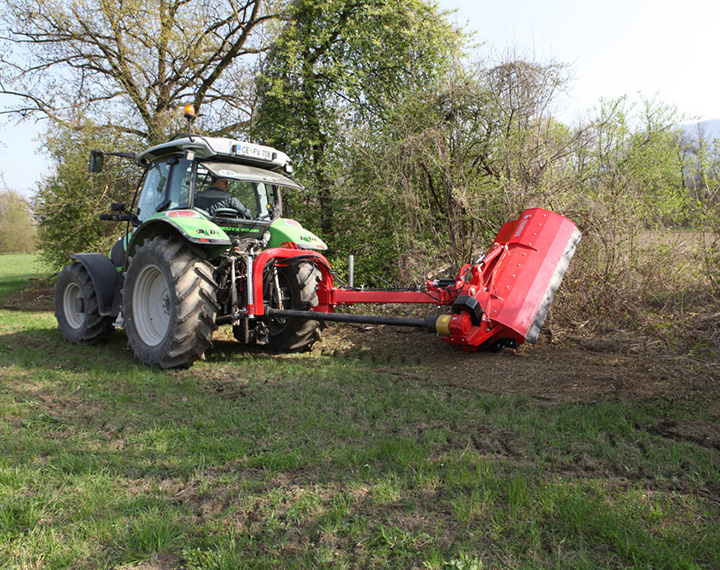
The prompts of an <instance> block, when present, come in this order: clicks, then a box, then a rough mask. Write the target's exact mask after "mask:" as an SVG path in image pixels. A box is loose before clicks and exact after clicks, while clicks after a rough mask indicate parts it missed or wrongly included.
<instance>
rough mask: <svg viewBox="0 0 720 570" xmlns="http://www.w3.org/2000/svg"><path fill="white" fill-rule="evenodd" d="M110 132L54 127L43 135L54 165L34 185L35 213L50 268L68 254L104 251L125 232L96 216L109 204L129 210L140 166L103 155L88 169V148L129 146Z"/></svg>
mask: <svg viewBox="0 0 720 570" xmlns="http://www.w3.org/2000/svg"><path fill="white" fill-rule="evenodd" d="M113 133H114V131H111V130H106V129H97V128H89V127H85V128H82V129H78V130H71V129H65V128H63V127H54V128H52V129H51V130H50V131H49V132H48V134H47V136H46V138H45V147H46V150H47V152H48V153H49V154H50V157H51V158H52V160H53V162H54V163H55V164H56V168H55V172H54V173H53V174H51V175H50V176H48V177H47V178H46V179H45V180H44V181H43V182H42V183H41V184H40V189H39V191H38V193H37V195H36V196H35V212H36V215H37V220H38V233H39V240H40V249H41V252H42V257H43V260H44V261H45V262H46V263H47V264H48V265H49V266H51V267H53V268H55V269H56V270H57V269H60V268H61V267H62V266H63V265H64V264H65V263H67V262H68V261H69V259H70V255H71V254H73V253H80V252H85V251H100V252H103V253H107V252H108V251H109V249H110V247H111V246H112V244H113V242H114V240H115V239H117V238H118V237H119V235H120V234H121V233H123V231H124V230H125V226H124V225H122V224H118V223H113V222H101V221H99V220H98V215H99V214H101V213H103V212H105V213H107V212H109V208H110V203H111V202H122V203H125V204H126V205H127V207H128V209H129V208H130V203H131V200H132V191H133V190H134V188H135V185H136V183H137V180H138V177H139V175H140V173H141V171H140V169H139V168H138V167H137V166H136V165H134V164H133V163H131V162H129V161H126V160H123V159H114V158H109V159H108V160H106V161H105V168H104V171H103V172H102V173H100V174H90V173H88V159H89V156H90V150H91V149H102V150H107V151H118V150H122V151H125V152H128V151H132V150H133V142H132V141H129V140H127V139H125V138H122V137H120V136H118V135H116V134H115V135H114V134H113Z"/></svg>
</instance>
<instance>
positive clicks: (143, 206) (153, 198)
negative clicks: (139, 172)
mask: <svg viewBox="0 0 720 570" xmlns="http://www.w3.org/2000/svg"><path fill="white" fill-rule="evenodd" d="M169 173H170V165H169V164H168V162H167V161H164V160H163V161H157V162H154V163H153V164H152V165H151V166H150V168H148V171H147V173H146V174H145V180H144V182H143V186H142V191H141V194H140V200H139V201H138V206H137V210H136V212H135V213H136V214H137V217H138V219H139V220H140V222H144V221H145V220H147V219H148V218H149V217H150V216H152V215H153V214H155V213H156V212H157V207H158V206H159V205H160V204H162V203H163V202H164V201H165V189H166V186H167V181H168V175H169Z"/></svg>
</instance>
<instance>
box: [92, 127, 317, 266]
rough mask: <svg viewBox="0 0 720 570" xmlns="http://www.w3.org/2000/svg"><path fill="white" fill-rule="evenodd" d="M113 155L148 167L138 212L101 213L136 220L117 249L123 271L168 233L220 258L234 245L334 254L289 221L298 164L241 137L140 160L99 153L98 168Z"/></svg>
mask: <svg viewBox="0 0 720 570" xmlns="http://www.w3.org/2000/svg"><path fill="white" fill-rule="evenodd" d="M105 154H108V155H113V154H118V155H121V156H127V157H130V158H135V159H136V160H137V162H138V164H140V165H142V166H143V167H145V172H144V175H143V178H142V180H141V182H140V184H139V186H138V191H137V193H136V198H135V200H134V202H133V207H132V213H131V214H120V215H103V216H101V218H102V219H110V220H118V219H126V220H129V221H130V224H128V227H127V233H126V235H125V236H123V237H122V238H120V239H119V240H118V242H117V243H116V244H115V246H114V247H113V249H112V251H111V255H110V258H111V260H112V262H113V264H114V265H115V266H116V267H118V268H122V267H124V265H125V263H126V261H127V258H128V255H132V251H133V249H134V245H135V243H139V242H141V241H143V240H144V239H146V238H147V237H152V236H154V235H156V234H157V233H158V232H162V233H165V232H167V231H171V232H175V233H177V234H179V235H181V236H182V237H183V238H184V239H186V240H188V241H189V242H191V243H195V244H198V245H202V246H217V250H214V249H212V248H211V251H212V252H213V253H214V254H218V253H220V252H222V251H223V250H226V249H227V248H228V246H230V244H232V243H235V244H236V246H238V245H239V244H243V243H244V244H251V245H252V244H256V245H253V247H257V246H260V247H265V246H267V245H268V243H269V242H271V241H272V242H273V243H275V242H277V244H280V243H284V242H287V241H290V242H300V243H301V244H302V246H304V247H308V248H310V249H326V246H325V244H323V243H322V240H320V239H319V238H317V236H314V235H313V234H311V233H310V232H307V231H304V230H303V231H302V232H300V229H301V228H300V226H299V224H297V223H296V222H292V220H283V219H282V218H281V216H282V197H281V188H283V187H285V188H291V189H302V188H303V187H302V185H301V184H299V183H297V182H296V181H295V180H293V179H292V178H290V176H289V175H291V174H292V172H293V169H292V161H291V160H290V159H289V158H288V156H287V155H286V154H285V153H282V152H280V151H277V150H275V149H273V148H270V147H265V146H261V145H255V144H251V143H245V142H241V141H237V140H234V139H226V138H215V137H201V136H195V135H193V136H188V135H181V136H179V137H176V138H174V139H171V140H170V141H168V142H166V143H163V144H160V145H156V146H154V147H152V148H150V149H148V150H146V151H145V152H144V153H143V154H141V155H140V156H139V157H138V156H130V155H125V154H122V153H104V152H102V151H93V154H92V155H91V166H90V168H91V171H98V170H99V169H100V168H102V157H103V155H105ZM116 206H119V207H121V208H122V207H124V206H123V205H122V204H118V205H116ZM120 211H122V210H120ZM161 226H162V228H164V229H161ZM271 226H273V228H271ZM298 228H300V229H298ZM299 232H300V233H301V234H302V235H300V233H299ZM290 234H292V235H290ZM295 234H298V235H295Z"/></svg>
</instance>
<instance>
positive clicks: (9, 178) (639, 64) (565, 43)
mask: <svg viewBox="0 0 720 570" xmlns="http://www.w3.org/2000/svg"><path fill="white" fill-rule="evenodd" d="M439 4H440V6H441V7H442V8H444V9H447V10H456V12H455V13H454V14H452V15H451V16H450V18H451V21H453V22H455V23H456V24H458V25H460V26H463V27H465V29H466V30H467V31H472V32H474V40H475V41H476V42H478V43H482V44H483V45H482V46H481V47H480V48H479V53H485V54H488V53H490V54H493V53H494V54H503V53H506V52H509V51H514V52H515V53H517V54H519V55H521V56H523V57H525V58H530V59H532V60H533V61H535V62H537V63H543V62H549V61H551V60H552V61H556V62H560V63H565V64H567V65H568V66H569V68H570V69H569V71H570V75H571V77H572V79H571V81H570V83H569V85H568V93H567V95H565V96H563V98H562V99H560V100H559V101H558V108H557V116H558V117H559V118H560V119H561V120H563V121H565V122H567V123H573V122H575V121H577V120H580V119H581V118H582V117H584V116H587V112H588V111H589V110H590V109H592V107H593V106H594V105H596V104H597V103H598V102H599V101H600V99H601V98H605V99H614V98H617V97H620V96H622V95H627V96H628V97H630V98H631V100H638V99H639V97H640V95H641V96H643V97H646V98H649V99H652V98H656V99H657V100H658V101H661V102H664V103H667V104H671V105H675V106H676V107H677V109H678V111H679V112H680V113H681V114H682V115H684V116H685V117H686V118H687V120H710V119H718V118H720V72H719V71H718V64H717V57H718V55H720V53H719V52H720V49H718V48H719V47H720V42H718V39H717V37H718V27H720V2H717V0H683V1H678V0H674V1H672V2H671V1H668V0H655V1H647V0H602V1H597V0H595V1H593V2H589V1H587V0H542V1H539V0H493V1H490V2H481V1H478V0H439ZM6 104H7V99H6V98H5V99H4V98H2V96H0V107H3V106H5V105H6ZM42 127H43V123H42V122H40V123H38V124H35V123H33V122H26V123H22V124H19V125H17V124H15V123H14V122H10V123H6V124H4V125H0V174H1V175H2V177H3V179H4V183H5V184H2V180H0V189H2V188H3V187H4V186H5V185H6V186H7V187H9V188H11V189H13V190H17V191H20V192H22V193H23V194H24V195H26V196H30V195H32V194H33V193H34V191H35V189H36V187H37V181H38V179H39V178H40V177H41V176H42V175H43V174H44V173H46V172H47V165H46V162H45V159H44V157H42V156H41V155H39V154H36V149H37V147H38V146H39V143H38V142H37V140H34V139H36V137H37V134H38V132H39V131H40V130H41V129H42Z"/></svg>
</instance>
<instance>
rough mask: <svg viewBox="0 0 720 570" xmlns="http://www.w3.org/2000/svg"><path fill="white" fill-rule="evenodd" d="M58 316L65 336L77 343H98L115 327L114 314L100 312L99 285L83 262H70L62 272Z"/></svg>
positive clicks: (57, 302)
mask: <svg viewBox="0 0 720 570" xmlns="http://www.w3.org/2000/svg"><path fill="white" fill-rule="evenodd" d="M55 318H57V322H58V327H59V328H60V332H62V333H63V336H64V337H65V340H67V341H68V342H72V343H73V344H97V343H99V342H102V341H104V340H105V339H107V337H108V336H109V335H110V333H111V332H112V330H113V318H112V317H110V316H103V315H101V314H100V312H99V310H98V300H97V292H96V291H95V286H94V285H93V282H92V279H91V278H90V275H89V274H88V272H87V270H86V269H85V268H84V267H83V266H82V264H80V263H77V262H76V263H72V264H70V265H66V266H65V267H64V268H63V270H62V271H61V272H60V274H59V275H58V280H57V284H56V285H55Z"/></svg>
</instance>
